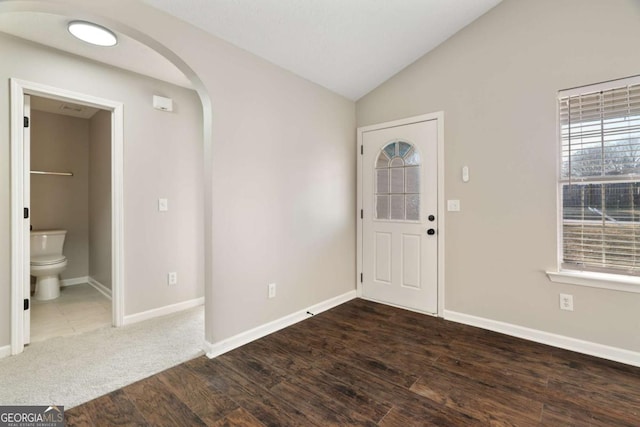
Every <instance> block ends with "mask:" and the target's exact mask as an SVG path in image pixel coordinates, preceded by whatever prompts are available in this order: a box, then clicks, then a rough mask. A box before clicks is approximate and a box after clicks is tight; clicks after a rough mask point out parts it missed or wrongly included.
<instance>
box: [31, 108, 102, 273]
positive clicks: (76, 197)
mask: <svg viewBox="0 0 640 427" xmlns="http://www.w3.org/2000/svg"><path fill="white" fill-rule="evenodd" d="M31 170H41V171H49V172H72V173H73V176H55V175H31V225H32V226H33V229H34V230H51V229H63V230H67V235H66V236H65V241H64V254H65V256H66V257H67V268H66V269H65V271H63V272H62V273H61V274H60V277H61V278H62V279H75V278H78V277H86V276H88V274H89V239H88V231H89V213H88V207H89V121H88V120H86V119H79V118H76V117H69V116H63V115H60V114H52V113H47V112H43V111H36V110H32V111H31Z"/></svg>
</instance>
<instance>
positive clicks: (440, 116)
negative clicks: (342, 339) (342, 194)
mask: <svg viewBox="0 0 640 427" xmlns="http://www.w3.org/2000/svg"><path fill="white" fill-rule="evenodd" d="M428 120H436V121H437V123H438V313H437V314H438V316H439V317H442V316H443V313H444V265H445V264H444V238H445V236H444V230H445V227H444V216H445V199H444V111H439V112H437V113H431V114H423V115H420V116H415V117H409V118H406V119H400V120H394V121H391V122H385V123H378V124H375V125H370V126H364V127H359V128H358V139H357V146H356V150H357V153H356V155H357V158H358V170H357V176H358V178H357V179H358V190H357V191H358V192H357V198H356V200H357V206H356V215H357V216H356V218H357V221H358V226H357V227H356V229H357V240H356V247H357V256H356V260H357V261H356V262H357V268H356V292H357V295H358V297H360V298H362V235H363V232H362V227H363V221H362V217H361V212H362V209H363V201H362V196H363V194H362V138H363V135H364V133H365V132H369V131H374V130H379V129H386V128H390V127H396V126H404V125H410V124H413V123H419V122H424V121H428Z"/></svg>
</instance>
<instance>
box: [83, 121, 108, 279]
mask: <svg viewBox="0 0 640 427" xmlns="http://www.w3.org/2000/svg"><path fill="white" fill-rule="evenodd" d="M89 124H90V126H89V134H90V141H91V143H90V144H89V248H90V250H89V276H90V277H91V278H92V279H94V280H95V281H97V282H98V283H100V284H102V285H103V286H105V287H107V288H109V289H112V283H111V255H112V254H111V113H110V112H108V111H98V112H97V113H96V114H95V115H94V116H93V117H92V118H91V120H90V122H89Z"/></svg>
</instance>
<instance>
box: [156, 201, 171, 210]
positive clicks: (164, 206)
mask: <svg viewBox="0 0 640 427" xmlns="http://www.w3.org/2000/svg"><path fill="white" fill-rule="evenodd" d="M168 210H169V201H168V200H167V199H158V212H167V211H168Z"/></svg>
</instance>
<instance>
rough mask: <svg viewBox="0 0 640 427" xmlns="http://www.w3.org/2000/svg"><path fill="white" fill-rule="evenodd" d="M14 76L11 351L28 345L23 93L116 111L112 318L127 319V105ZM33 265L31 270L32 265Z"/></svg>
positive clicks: (116, 322) (113, 123)
mask: <svg viewBox="0 0 640 427" xmlns="http://www.w3.org/2000/svg"><path fill="white" fill-rule="evenodd" d="M10 80H11V113H10V116H11V117H10V120H11V354H18V353H21V352H22V351H23V350H24V331H23V311H24V310H23V301H24V281H25V280H27V278H26V277H24V272H25V268H24V266H25V264H26V263H28V262H29V259H25V258H26V256H25V255H24V253H23V250H24V248H25V239H29V238H30V236H29V235H25V234H26V233H25V231H24V227H23V226H22V225H23V221H24V219H23V207H24V206H26V205H25V204H24V189H25V184H26V183H25V182H24V181H25V178H24V172H25V168H30V165H25V164H24V160H23V155H24V150H23V110H24V95H35V96H42V97H46V98H53V99H57V100H60V101H68V102H73V103H76V104H83V105H87V106H91V107H96V108H99V109H102V110H108V111H111V239H112V247H111V259H112V262H111V273H112V290H111V292H112V293H111V298H112V304H111V306H112V323H113V326H116V327H117V326H122V325H123V323H124V209H123V199H124V197H123V196H124V186H123V164H124V160H123V145H124V106H123V104H122V103H121V102H116V101H111V100H108V99H103V98H97V97H94V96H91V95H86V94H82V93H78V92H71V91H68V90H65V89H59V88H56V87H52V86H47V85H43V84H40V83H34V82H29V81H25V80H20V79H15V78H12V79H10ZM27 271H28V270H27Z"/></svg>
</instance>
